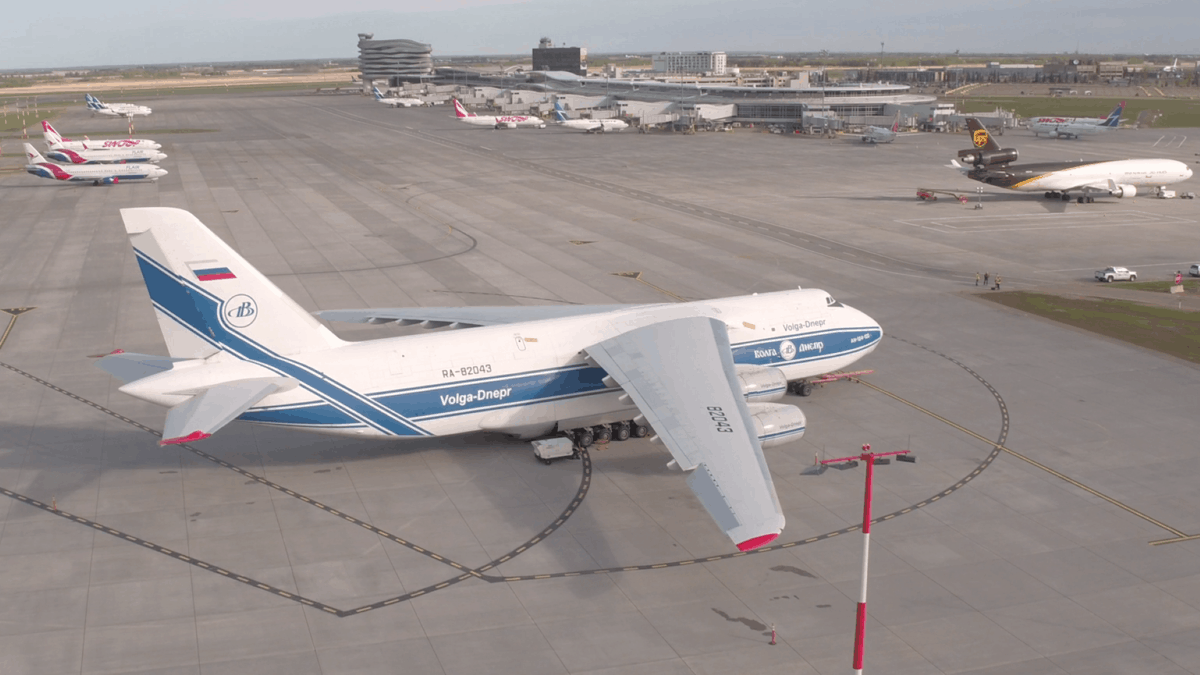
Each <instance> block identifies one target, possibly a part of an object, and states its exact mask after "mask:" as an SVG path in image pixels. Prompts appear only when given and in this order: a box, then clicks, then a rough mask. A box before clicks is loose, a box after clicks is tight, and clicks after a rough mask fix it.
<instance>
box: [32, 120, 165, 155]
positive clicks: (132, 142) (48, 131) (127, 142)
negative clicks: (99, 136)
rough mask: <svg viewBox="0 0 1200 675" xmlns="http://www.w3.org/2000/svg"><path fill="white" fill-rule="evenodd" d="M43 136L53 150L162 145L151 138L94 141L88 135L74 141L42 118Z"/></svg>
mask: <svg viewBox="0 0 1200 675" xmlns="http://www.w3.org/2000/svg"><path fill="white" fill-rule="evenodd" d="M42 138H43V139H45V141H46V147H47V148H49V149H51V150H74V151H76V152H79V151H80V150H129V149H133V148H137V149H139V150H158V149H159V148H161V147H162V146H161V145H159V144H158V143H155V142H154V141H151V140H146V139H144V138H113V139H109V140H107V141H93V140H90V139H88V138H87V137H86V136H85V137H84V140H82V141H73V140H71V139H69V138H63V137H62V134H60V133H58V130H57V129H55V128H54V127H53V126H52V125H51V124H50V122H48V121H46V120H42Z"/></svg>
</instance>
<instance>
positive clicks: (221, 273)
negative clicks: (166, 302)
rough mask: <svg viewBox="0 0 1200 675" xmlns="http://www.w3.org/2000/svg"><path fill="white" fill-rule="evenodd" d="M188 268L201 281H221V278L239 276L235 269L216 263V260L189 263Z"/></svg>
mask: <svg viewBox="0 0 1200 675" xmlns="http://www.w3.org/2000/svg"><path fill="white" fill-rule="evenodd" d="M188 268H189V269H191V270H192V274H195V275H196V278H197V279H198V280H200V281H220V280H221V279H236V278H237V275H235V274H234V273H233V270H231V269H229V268H228V267H224V266H221V265H218V264H216V261H215V260H205V261H203V262H197V263H188Z"/></svg>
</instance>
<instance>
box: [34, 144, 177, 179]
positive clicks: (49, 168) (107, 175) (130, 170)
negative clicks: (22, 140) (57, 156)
mask: <svg viewBox="0 0 1200 675" xmlns="http://www.w3.org/2000/svg"><path fill="white" fill-rule="evenodd" d="M25 156H26V157H28V158H29V164H26V165H25V172H26V173H31V174H33V175H35V176H41V177H42V178H49V179H51V180H65V181H71V182H84V183H91V184H93V185H112V184H114V183H123V182H125V181H130V180H152V181H153V180H158V179H159V178H162V177H163V176H165V175H167V170H166V169H164V168H162V167H160V166H158V165H157V164H84V165H81V166H60V165H58V164H55V163H54V162H47V161H46V158H44V157H42V155H41V153H39V152H38V151H37V149H35V148H34V147H33V146H32V145H30V144H28V143H26V144H25Z"/></svg>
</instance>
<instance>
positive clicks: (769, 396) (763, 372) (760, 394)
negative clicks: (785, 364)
mask: <svg viewBox="0 0 1200 675" xmlns="http://www.w3.org/2000/svg"><path fill="white" fill-rule="evenodd" d="M735 368H736V369H737V378H738V383H739V384H741V385H742V396H745V397H746V400H747V401H778V400H779V399H781V398H783V396H784V394H786V393H787V385H788V381H787V376H786V375H784V374H783V371H782V370H780V369H778V368H771V367H770V366H754V365H750V364H738V365H737V366H735Z"/></svg>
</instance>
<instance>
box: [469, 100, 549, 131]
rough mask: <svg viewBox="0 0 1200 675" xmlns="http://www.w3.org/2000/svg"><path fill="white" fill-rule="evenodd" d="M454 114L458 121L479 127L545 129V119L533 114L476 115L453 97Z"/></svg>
mask: <svg viewBox="0 0 1200 675" xmlns="http://www.w3.org/2000/svg"><path fill="white" fill-rule="evenodd" d="M454 114H455V115H456V116H457V117H458V121H459V122H466V123H467V124H474V125H476V126H480V127H492V128H493V129H516V128H518V127H532V128H534V129H545V128H546V120H544V119H542V118H540V117H534V116H533V115H476V114H475V113H469V112H467V109H466V108H464V107H463V104H462V103H459V102H458V99H454Z"/></svg>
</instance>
